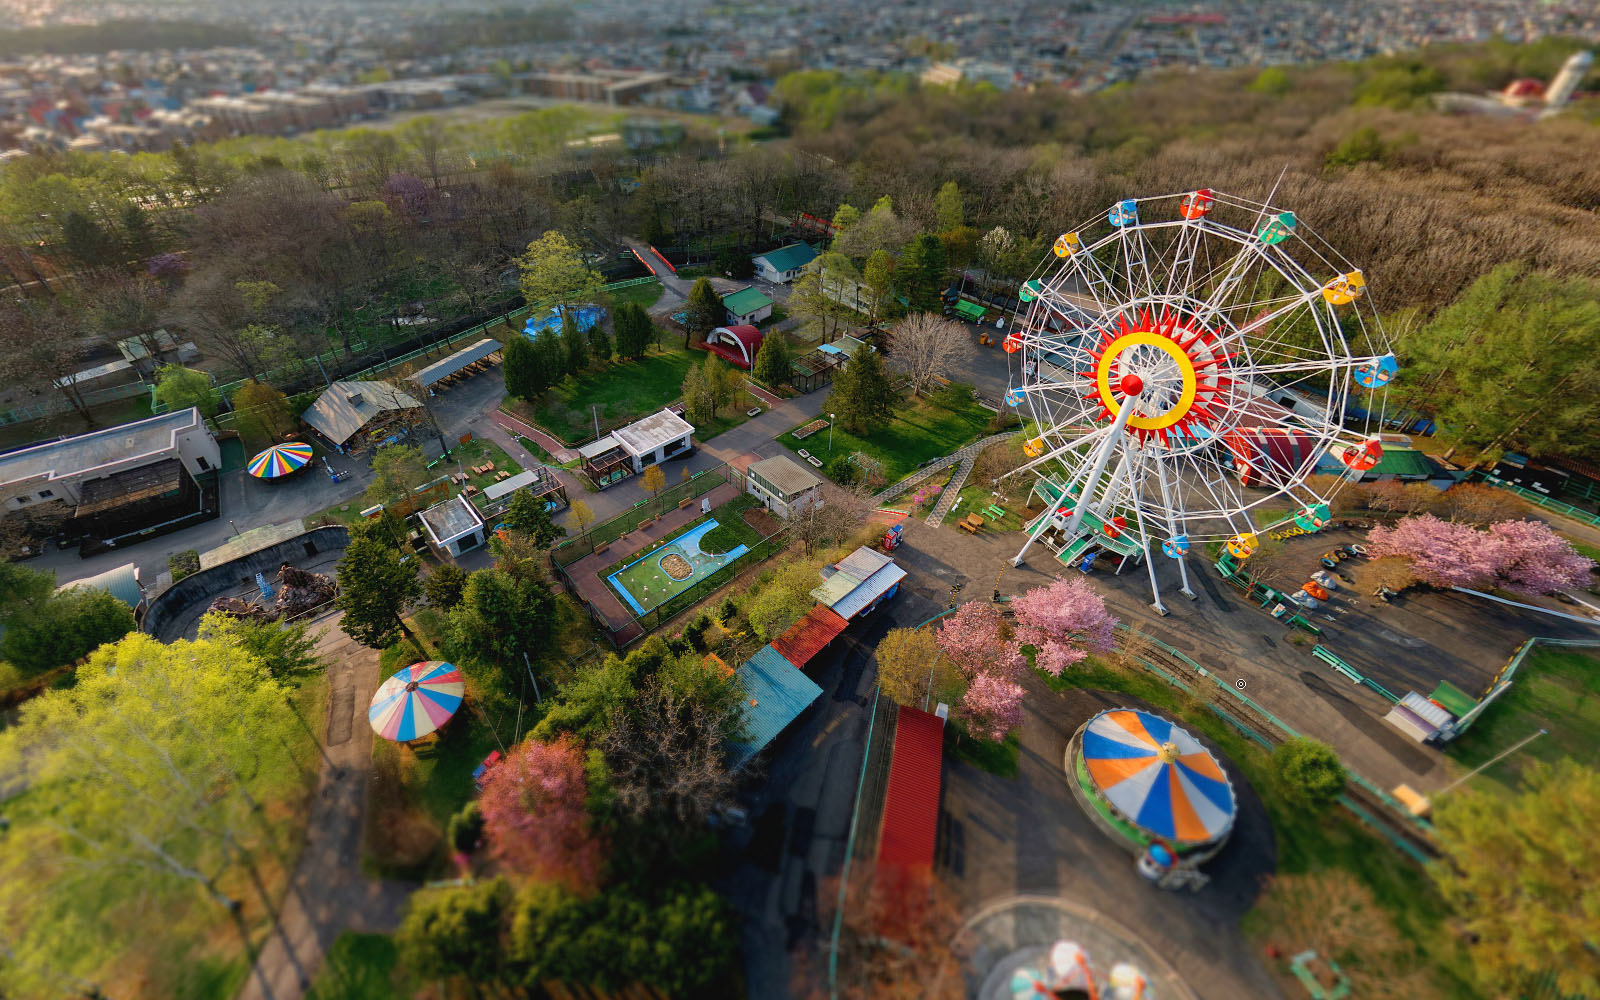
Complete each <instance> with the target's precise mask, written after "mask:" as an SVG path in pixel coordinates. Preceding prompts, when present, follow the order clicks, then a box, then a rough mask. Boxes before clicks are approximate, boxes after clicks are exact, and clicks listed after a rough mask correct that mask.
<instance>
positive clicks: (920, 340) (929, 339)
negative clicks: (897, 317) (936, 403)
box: [889, 313, 967, 396]
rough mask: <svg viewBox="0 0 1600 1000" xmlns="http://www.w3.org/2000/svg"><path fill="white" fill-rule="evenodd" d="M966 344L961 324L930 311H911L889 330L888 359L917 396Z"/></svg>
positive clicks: (948, 368) (935, 380)
mask: <svg viewBox="0 0 1600 1000" xmlns="http://www.w3.org/2000/svg"><path fill="white" fill-rule="evenodd" d="M966 346H967V331H966V330H964V329H962V327H961V324H959V323H957V322H955V321H953V320H948V319H945V318H944V317H942V316H935V315H933V314H932V313H912V314H911V315H910V316H907V317H906V318H905V319H904V320H902V321H901V322H900V325H898V326H896V327H895V328H894V330H892V331H891V332H890V334H889V363H890V365H892V366H893V367H894V368H895V369H896V370H898V371H902V372H905V373H906V375H907V376H908V377H910V379H911V389H912V391H913V392H915V393H917V394H918V395H919V396H920V395H922V394H923V393H925V392H927V391H928V389H929V388H931V387H932V386H934V385H935V384H937V382H938V380H939V379H940V378H941V377H943V375H944V374H945V372H947V371H949V370H950V363H951V362H952V361H954V360H955V359H956V357H957V356H959V355H960V354H961V352H962V350H963V349H964V348H965V347H966Z"/></svg>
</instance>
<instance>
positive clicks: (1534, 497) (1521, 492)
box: [1478, 472, 1600, 525]
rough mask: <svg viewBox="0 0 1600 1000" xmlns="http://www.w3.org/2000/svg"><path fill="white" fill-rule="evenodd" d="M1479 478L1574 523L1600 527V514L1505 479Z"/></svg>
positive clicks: (1484, 474)
mask: <svg viewBox="0 0 1600 1000" xmlns="http://www.w3.org/2000/svg"><path fill="white" fill-rule="evenodd" d="M1478 478H1479V479H1481V480H1482V481H1483V482H1485V483H1488V484H1489V485H1490V486H1498V487H1499V488H1500V489H1502V490H1509V491H1511V492H1512V493H1515V494H1516V495H1517V496H1519V497H1521V498H1522V499H1524V500H1526V501H1528V502H1529V503H1531V504H1536V505H1538V506H1540V507H1543V508H1544V509H1545V510H1553V511H1555V512H1556V513H1557V514H1562V515H1565V516H1567V517H1570V518H1572V519H1573V520H1574V521H1582V522H1583V523H1584V524H1596V525H1600V514H1591V513H1590V512H1589V511H1586V510H1584V509H1583V508H1582V507H1574V506H1572V504H1570V503H1563V502H1562V501H1560V500H1557V499H1555V498H1553V497H1547V496H1545V495H1544V494H1543V493H1535V492H1534V491H1533V490H1528V489H1523V488H1522V487H1521V486H1518V485H1517V484H1515V483H1508V482H1506V481H1505V480H1504V479H1496V478H1495V477H1494V476H1491V475H1489V474H1488V473H1486V472H1482V473H1479V474H1478Z"/></svg>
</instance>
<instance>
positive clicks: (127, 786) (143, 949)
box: [0, 633, 303, 996]
mask: <svg viewBox="0 0 1600 1000" xmlns="http://www.w3.org/2000/svg"><path fill="white" fill-rule="evenodd" d="M287 694H288V692H287V690H286V689H285V688H284V687H283V685H282V684H280V683H279V682H277V681H275V680H273V679H272V678H271V677H270V676H268V675H267V672H266V671H265V670H263V669H261V668H260V666H259V664H257V663H255V662H254V661H253V660H252V658H251V657H250V656H249V655H248V654H246V653H244V652H243V651H241V650H240V649H238V648H235V647H232V646H228V645H226V644H223V643H217V642H208V641H197V642H185V641H179V642H175V643H172V644H171V645H163V644H162V643H160V642H158V641H156V640H155V639H153V638H151V637H150V636H146V635H141V634H137V633H135V634H133V635H129V636H127V637H125V638H123V639H122V640H121V641H120V642H117V643H115V644H112V645H107V646H103V647H101V649H100V650H99V651H98V652H96V653H95V654H94V655H93V656H92V657H91V658H90V660H89V663H88V664H87V665H86V667H85V668H84V669H82V670H80V671H79V672H78V674H77V679H76V683H75V684H74V685H73V686H72V687H70V688H63V689H56V690H49V691H46V692H44V693H43V694H41V695H40V696H38V697H37V698H34V699H32V700H30V701H29V702H28V703H26V704H25V705H24V706H23V707H22V710H21V714H20V718H19V719H18V721H17V723H16V725H14V726H12V727H9V728H8V729H7V730H6V732H4V733H3V734H0V773H7V774H15V773H18V770H17V769H18V768H19V767H20V766H21V764H22V761H24V760H26V761H27V773H28V775H29V780H30V787H29V790H28V799H29V809H28V815H29V816H31V817H37V818H38V819H37V820H23V821H21V822H18V823H17V824H16V825H15V827H14V828H13V829H12V830H11V831H10V833H9V834H7V835H6V844H5V850H3V851H0V912H4V913H5V914H7V925H6V930H5V939H6V940H5V950H6V962H5V963H4V965H3V966H0V990H4V992H5V994H6V995H7V996H55V995H59V994H60V992H61V989H62V985H63V982H65V981H70V980H74V979H76V980H78V983H77V985H76V986H74V988H73V989H72V992H80V991H84V990H85V989H86V987H87V986H90V985H93V984H91V983H88V982H87V980H86V977H88V976H91V975H96V974H98V973H99V972H101V971H102V970H103V969H104V968H105V967H106V963H108V962H109V961H110V960H111V959H112V958H113V957H114V955H115V954H117V953H120V952H121V951H124V950H127V949H131V950H133V951H135V952H138V953H141V954H149V953H152V952H154V951H157V950H160V949H161V948H164V947H171V946H172V944H171V941H170V938H169V939H166V940H163V939H162V938H161V935H163V934H170V931H171V929H170V928H169V927H166V926H163V925H162V922H161V921H150V920H132V921H130V920H129V919H128V915H129V914H138V913H152V912H156V913H163V914H166V913H170V912H173V910H172V906H173V904H174V903H175V902H177V901H178V900H180V899H181V897H182V895H184V894H193V893H195V892H197V891H198V892H199V893H201V894H203V896H204V898H206V899H207V900H210V901H212V902H214V903H215V904H216V905H217V906H218V907H219V910H218V912H219V913H227V914H230V915H232V916H233V917H234V920H235V925H236V929H237V930H238V931H239V933H240V936H241V938H242V939H245V940H248V934H247V929H246V927H245V925H244V922H243V919H242V917H241V916H240V914H239V907H240V905H241V904H242V903H243V900H242V899H241V898H240V897H238V896H236V895H234V893H237V892H250V891H251V890H252V887H253V889H254V891H255V893H256V894H257V895H258V896H259V897H260V898H259V902H258V904H257V905H258V906H259V907H261V908H262V909H270V908H271V906H272V905H274V900H272V899H270V898H269V897H268V895H267V893H266V891H265V888H264V885H263V882H262V881H261V877H260V869H259V866H258V864H257V861H256V857H257V853H258V852H259V851H261V850H262V849H264V848H265V849H267V850H274V851H276V850H278V847H277V846H276V844H275V841H274V840H273V837H274V830H273V828H272V826H270V825H269V824H270V823H271V822H272V817H274V816H277V815H280V814H279V813H278V811H277V808H276V806H277V803H279V802H281V801H283V800H285V799H287V798H288V797H289V796H290V795H291V794H298V793H299V790H300V788H301V787H302V786H301V782H302V781H303V777H302V775H303V772H302V771H301V766H302V762H301V761H299V760H297V759H296V757H295V755H294V750H293V747H294V745H295V744H296V743H298V742H301V740H302V738H301V736H300V735H299V734H300V733H301V732H302V730H301V729H300V727H299V724H298V723H297V722H296V721H295V719H294V715H293V713H292V712H291V711H290V709H289V704H288V700H287ZM35 810H36V811H35ZM15 818H18V819H21V817H15ZM108 942H115V948H116V949H117V951H116V952H113V951H111V950H110V949H109V947H108V945H107V943H108ZM104 985H105V986H106V987H107V992H115V990H112V989H111V988H110V987H111V986H112V985H113V984H104Z"/></svg>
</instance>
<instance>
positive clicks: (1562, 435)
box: [1399, 264, 1600, 459]
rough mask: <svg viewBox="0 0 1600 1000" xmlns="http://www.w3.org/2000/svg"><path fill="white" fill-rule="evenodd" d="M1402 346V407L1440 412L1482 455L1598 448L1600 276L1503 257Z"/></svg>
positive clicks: (1588, 454) (1463, 442)
mask: <svg viewBox="0 0 1600 1000" xmlns="http://www.w3.org/2000/svg"><path fill="white" fill-rule="evenodd" d="M1399 353H1401V354H1402V356H1403V357H1405V358H1406V360H1407V364H1406V365H1404V366H1402V368H1401V380H1400V382H1401V386H1402V394H1403V395H1404V397H1405V402H1404V405H1406V406H1410V407H1414V408H1417V409H1422V410H1425V411H1427V412H1431V413H1434V414H1436V415H1437V416H1438V418H1439V422H1440V423H1444V424H1448V425H1450V426H1451V428H1452V430H1454V431H1455V434H1456V439H1457V441H1458V442H1459V443H1460V445H1463V446H1467V447H1471V448H1475V449H1477V450H1478V451H1479V452H1480V453H1481V454H1482V456H1483V457H1484V458H1486V459H1487V458H1493V457H1494V456H1495V455H1496V454H1497V453H1498V452H1500V451H1507V450H1511V451H1519V452H1522V453H1523V454H1532V455H1562V454H1575V455H1581V456H1584V457H1591V458H1592V457H1595V456H1596V455H1597V454H1600V448H1597V447H1596V446H1595V444H1594V442H1595V440H1596V439H1595V437H1594V435H1593V434H1592V433H1591V431H1592V429H1593V428H1594V426H1595V424H1596V422H1597V420H1600V282H1597V281H1595V280H1593V279H1591V278H1579V277H1558V276H1556V275H1553V274H1549V273H1547V272H1543V271H1530V270H1529V269H1527V268H1526V267H1525V266H1523V265H1520V264H1502V265H1501V266H1499V267H1497V268H1495V269H1494V270H1493V271H1490V272H1489V273H1488V274H1486V275H1484V276H1483V277H1482V278H1479V279H1478V280H1477V281H1475V282H1473V284H1472V286H1471V287H1469V288H1468V289H1467V290H1466V291H1465V292H1463V293H1462V294H1461V296H1460V297H1459V298H1457V299H1456V301H1455V302H1453V303H1451V304H1450V305H1449V306H1448V307H1446V308H1445V309H1442V310H1440V312H1439V313H1438V315H1436V316H1435V317H1434V319H1433V321H1432V322H1430V323H1427V324H1426V325H1424V326H1421V327H1418V328H1416V329H1415V330H1414V331H1413V332H1411V333H1410V334H1409V335H1408V336H1406V337H1404V338H1403V339H1402V340H1401V342H1400V345H1399ZM1551 400H1560V401H1561V405H1560V406H1552V405H1550V401H1551ZM1454 452H1455V447H1454V446H1452V447H1451V449H1450V450H1449V451H1447V452H1446V453H1445V456H1444V457H1446V458H1449V457H1451V456H1452V455H1453V454H1454Z"/></svg>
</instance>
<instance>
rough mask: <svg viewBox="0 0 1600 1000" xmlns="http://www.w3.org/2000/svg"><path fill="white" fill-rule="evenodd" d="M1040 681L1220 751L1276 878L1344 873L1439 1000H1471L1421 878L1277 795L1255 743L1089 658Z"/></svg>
mask: <svg viewBox="0 0 1600 1000" xmlns="http://www.w3.org/2000/svg"><path fill="white" fill-rule="evenodd" d="M1041 676H1043V675H1041ZM1046 681H1047V682H1048V683H1049V685H1050V686H1051V687H1052V688H1055V689H1057V690H1064V689H1067V688H1074V687H1079V688H1095V689H1100V690H1107V691H1120V692H1124V693H1127V694H1131V695H1133V696H1135V697H1138V698H1142V699H1144V700H1145V701H1147V702H1149V703H1151V704H1152V705H1155V706H1157V707H1159V708H1161V709H1163V710H1164V711H1167V712H1169V713H1170V714H1172V715H1173V716H1174V717H1176V718H1179V719H1182V720H1183V722H1184V724H1185V725H1187V726H1189V727H1190V728H1192V729H1194V730H1197V731H1199V732H1200V733H1202V734H1204V735H1205V736H1206V737H1207V738H1208V739H1210V740H1211V741H1212V742H1214V743H1216V744H1217V745H1218V746H1219V747H1221V748H1222V750H1223V752H1224V753H1225V754H1226V755H1227V756H1228V758H1229V760H1231V761H1232V762H1233V764H1234V765H1235V766H1237V767H1238V769H1239V771H1240V772H1241V773H1242V774H1243V775H1244V777H1245V779H1246V780H1247V781H1249V783H1250V786H1251V788H1253V789H1254V790H1255V792H1256V794H1257V795H1259V796H1260V797H1261V801H1262V803H1263V805H1264V806H1265V807H1266V811H1267V815H1268V818H1269V819H1270V821H1271V823H1272V829H1273V832H1274V833H1275V834H1276V839H1277V845H1278V871H1279V872H1280V873H1302V872H1312V871H1320V870H1323V869H1343V870H1344V871H1347V872H1349V873H1350V874H1352V875H1353V876H1355V877H1356V878H1357V879H1358V880H1359V881H1361V882H1362V883H1364V884H1365V885H1366V886H1367V887H1368V888H1369V889H1370V890H1372V892H1373V895H1374V896H1375V897H1376V898H1377V900H1378V903H1379V904H1380V905H1381V907H1382V908H1383V910H1384V912H1385V914H1386V915H1387V916H1388V917H1389V918H1390V919H1391V920H1392V921H1393V923H1394V926H1395V930H1396V931H1397V933H1398V934H1399V935H1400V936H1401V937H1402V938H1403V939H1404V941H1405V942H1406V944H1407V945H1408V946H1409V947H1410V948H1411V949H1413V950H1414V951H1415V953H1416V959H1417V962H1418V963H1419V964H1425V965H1427V966H1429V967H1430V968H1431V971H1432V972H1433V973H1434V978H1435V980H1436V981H1437V983H1438V985H1439V986H1440V987H1441V993H1440V995H1441V996H1448V997H1462V998H1466V997H1475V996H1477V994H1476V993H1475V992H1473V990H1472V989H1471V988H1470V987H1469V986H1468V985H1467V983H1468V982H1469V978H1468V977H1469V974H1470V971H1469V965H1468V959H1467V957H1466V955H1465V953H1464V951H1463V950H1462V949H1461V948H1460V947H1459V945H1458V943H1457V941H1456V939H1455V938H1454V937H1453V936H1452V935H1451V933H1450V931H1449V929H1448V920H1449V914H1448V911H1447V910H1446V907H1445V904H1444V901H1443V900H1442V899H1441V898H1440V897H1439V896H1438V894H1437V893H1436V892H1434V890H1433V887H1432V883H1431V882H1430V881H1429V879H1428V876H1427V875H1426V874H1424V873H1423V872H1422V871H1421V870H1419V869H1418V868H1417V866H1416V865H1415V864H1414V863H1412V862H1411V861H1410V860H1409V859H1408V858H1406V856H1405V855H1403V854H1401V853H1400V852H1399V851H1398V850H1396V849H1395V848H1393V847H1392V846H1390V845H1389V843H1388V842H1387V841H1384V840H1382V839H1380V838H1379V837H1378V836H1377V835H1376V834H1373V833H1371V832H1370V831H1368V830H1367V829H1366V828H1365V827H1364V826H1362V825H1361V823H1360V822H1359V821H1358V820H1357V819H1356V818H1355V817H1354V816H1353V815H1352V814H1350V813H1348V812H1346V811H1344V810H1343V809H1341V808H1337V807H1336V808H1335V809H1333V810H1331V811H1329V812H1328V813H1326V814H1324V815H1320V816H1318V815H1312V814H1309V813H1307V811H1306V810H1304V809H1303V808H1301V807H1299V806H1297V805H1295V804H1293V803H1291V802H1289V801H1288V800H1287V799H1286V798H1285V797H1284V795H1283V793H1282V792H1281V791H1280V789H1279V786H1278V782H1277V778H1276V775H1275V774H1274V771H1273V768H1272V763H1271V758H1270V757H1269V756H1268V754H1267V751H1266V750H1265V749H1264V748H1263V747H1262V746H1261V745H1260V744H1258V743H1256V742H1254V741H1253V740H1250V739H1249V738H1247V737H1245V736H1244V735H1243V734H1241V733H1240V732H1239V731H1238V730H1236V729H1234V728H1233V727H1232V726H1231V725H1229V724H1228V723H1226V722H1224V721H1222V719H1221V718H1220V717H1218V716H1217V715H1216V714H1215V713H1214V712H1212V711H1211V710H1210V709H1209V708H1207V707H1206V706H1205V705H1204V704H1202V703H1201V702H1200V701H1199V700H1198V699H1196V698H1194V697H1192V696H1190V695H1188V694H1185V693H1184V692H1182V691H1179V690H1178V689H1176V688H1173V687H1171V686H1169V685H1168V684H1167V683H1166V682H1165V681H1163V680H1161V679H1160V678H1159V677H1157V676H1156V675H1154V674H1150V673H1145V672H1142V671H1141V672H1137V673H1135V672H1132V671H1127V670H1120V669H1116V668H1113V667H1110V666H1107V665H1105V664H1103V663H1100V662H1099V661H1097V660H1096V659H1094V658H1091V659H1089V660H1087V661H1085V662H1084V663H1082V664H1080V665H1078V666H1075V667H1073V668H1071V669H1070V670H1066V671H1064V672H1063V673H1062V675H1061V676H1060V677H1059V678H1050V677H1046ZM1313 922H1314V919H1313ZM1244 930H1245V933H1246V934H1247V935H1248V936H1250V937H1251V938H1252V939H1254V940H1256V941H1257V942H1259V943H1263V944H1264V943H1265V942H1266V941H1267V940H1268V939H1270V938H1271V937H1272V933H1273V931H1274V930H1275V928H1274V927H1273V926H1270V925H1268V924H1267V923H1266V922H1265V921H1263V920H1261V919H1259V918H1258V917H1257V914H1255V913H1251V914H1247V915H1246V917H1245V920H1244ZM1339 961H1340V963H1341V964H1346V965H1349V964H1352V963H1359V961H1360V959H1359V957H1358V956H1353V955H1352V956H1349V957H1348V961H1347V956H1343V955H1341V956H1340V958H1339Z"/></svg>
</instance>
